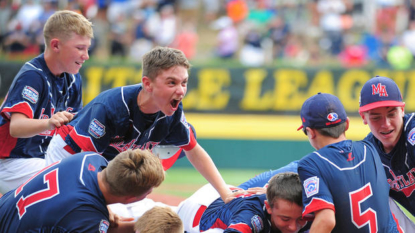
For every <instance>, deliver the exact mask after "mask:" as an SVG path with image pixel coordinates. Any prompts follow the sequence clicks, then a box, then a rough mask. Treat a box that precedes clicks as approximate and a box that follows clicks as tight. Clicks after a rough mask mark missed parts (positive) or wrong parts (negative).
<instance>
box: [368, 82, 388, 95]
mask: <svg viewBox="0 0 415 233" xmlns="http://www.w3.org/2000/svg"><path fill="white" fill-rule="evenodd" d="M372 95H379V96H385V97H386V96H388V92H387V91H386V85H382V83H378V84H377V85H376V86H375V84H372Z"/></svg>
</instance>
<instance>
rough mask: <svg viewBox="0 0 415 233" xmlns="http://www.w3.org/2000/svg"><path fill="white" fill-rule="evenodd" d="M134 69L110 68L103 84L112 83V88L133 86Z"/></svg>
mask: <svg viewBox="0 0 415 233" xmlns="http://www.w3.org/2000/svg"><path fill="white" fill-rule="evenodd" d="M135 77H136V76H135V68H134V67H111V68H109V69H108V70H107V72H106V73H105V76H104V84H110V83H112V88H114V87H121V86H125V85H127V84H133V82H134V80H135Z"/></svg>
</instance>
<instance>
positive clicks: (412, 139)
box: [408, 128, 415, 146]
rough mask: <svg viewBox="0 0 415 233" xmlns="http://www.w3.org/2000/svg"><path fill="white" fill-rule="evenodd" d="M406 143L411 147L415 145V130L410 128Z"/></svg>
mask: <svg viewBox="0 0 415 233" xmlns="http://www.w3.org/2000/svg"><path fill="white" fill-rule="evenodd" d="M408 142H409V143H411V145H412V146H413V145H415V128H412V129H411V131H410V132H409V134H408Z"/></svg>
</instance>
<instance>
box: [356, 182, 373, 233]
mask: <svg viewBox="0 0 415 233" xmlns="http://www.w3.org/2000/svg"><path fill="white" fill-rule="evenodd" d="M372 195H373V193H372V186H370V183H367V184H366V185H365V186H363V187H362V188H360V189H358V190H356V191H353V192H350V193H349V197H350V203H351V205H350V208H351V211H352V221H353V224H354V225H355V226H356V227H357V228H362V227H363V226H365V225H366V224H369V230H370V233H374V232H377V231H378V223H377V219H376V211H374V210H373V209H372V208H369V209H367V210H365V211H364V212H363V213H362V211H361V209H360V203H362V202H364V201H365V200H366V199H368V198H369V197H371V196H372Z"/></svg>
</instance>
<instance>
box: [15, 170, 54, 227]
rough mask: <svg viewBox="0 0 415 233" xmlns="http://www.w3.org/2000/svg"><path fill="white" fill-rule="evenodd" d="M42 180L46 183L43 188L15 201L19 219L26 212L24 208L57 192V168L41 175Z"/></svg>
mask: <svg viewBox="0 0 415 233" xmlns="http://www.w3.org/2000/svg"><path fill="white" fill-rule="evenodd" d="M43 181H44V183H45V184H46V185H47V187H46V188H45V189H42V190H39V191H37V192H35V193H32V194H30V195H27V196H26V197H24V196H21V197H20V199H19V201H18V202H17V208H18V209H19V219H21V218H22V217H23V215H24V214H25V213H26V208H27V207H29V206H31V205H34V204H36V203H39V202H42V201H45V200H48V199H51V198H52V197H54V196H56V195H58V194H59V180H58V169H57V168H56V169H54V170H52V171H50V172H48V173H46V174H45V175H43Z"/></svg>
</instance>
